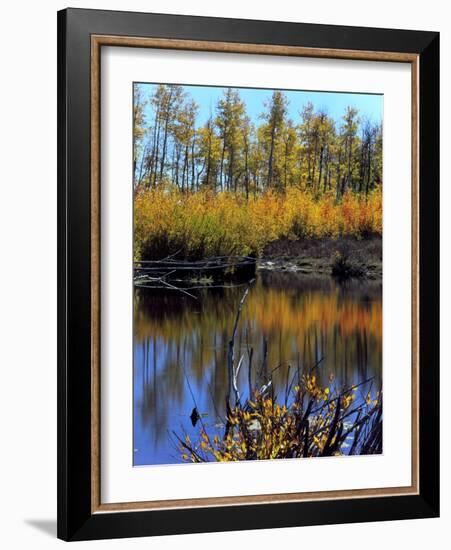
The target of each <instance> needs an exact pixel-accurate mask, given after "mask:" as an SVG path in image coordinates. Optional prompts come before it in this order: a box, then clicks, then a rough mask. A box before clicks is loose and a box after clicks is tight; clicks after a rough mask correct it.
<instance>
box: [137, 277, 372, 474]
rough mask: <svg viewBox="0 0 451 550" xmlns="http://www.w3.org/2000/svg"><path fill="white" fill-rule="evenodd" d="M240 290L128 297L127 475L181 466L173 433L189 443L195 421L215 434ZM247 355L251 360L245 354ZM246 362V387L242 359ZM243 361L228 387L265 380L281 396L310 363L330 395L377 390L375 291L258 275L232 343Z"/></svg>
mask: <svg viewBox="0 0 451 550" xmlns="http://www.w3.org/2000/svg"><path fill="white" fill-rule="evenodd" d="M245 288H246V287H245V286H229V287H219V288H218V287H217V288H208V287H207V288H200V289H197V290H194V291H190V292H193V293H194V294H195V296H196V298H192V297H190V296H187V295H184V294H182V293H180V292H177V291H175V290H174V291H163V290H159V291H155V290H149V289H135V296H134V316H135V318H134V449H133V463H134V465H135V466H140V465H151V464H173V463H180V462H182V460H181V457H180V451H179V449H178V448H177V445H176V444H175V439H174V435H173V434H174V432H175V433H177V434H185V433H187V434H189V435H190V436H192V438H194V439H195V438H196V436H197V435H198V434H199V424H197V426H193V425H192V422H191V419H190V415H191V413H192V411H193V408H194V407H195V406H196V407H197V410H198V411H199V413H200V415H201V417H202V419H203V421H204V423H205V424H207V425H208V426H209V427H210V428H211V429H212V430H213V431H214V430H215V429H217V431H218V433H220V425H219V422H220V420H219V419H220V418H221V417H223V416H224V410H225V401H226V394H227V389H228V376H227V347H228V342H229V340H230V337H231V333H232V330H233V325H234V321H235V318H236V314H237V309H238V305H239V303H240V300H241V298H242V296H243V293H244V291H245ZM251 350H252V351H251ZM250 353H252V362H251V365H252V367H251V371H250V379H249V368H248V365H249V355H250ZM235 356H236V357H237V359H239V358H240V357H241V356H244V357H243V368H241V369H240V372H239V376H238V387H239V389H240V392H241V393H242V395H243V397H244V398H247V397H248V395H249V382H250V383H251V385H252V384H256V380H257V378H258V377H259V375H262V374H263V375H264V374H265V373H266V374H268V373H271V371H273V372H272V378H273V384H274V393H275V395H276V396H279V398H280V399H282V398H283V396H284V395H285V392H286V389H287V387H288V386H289V380H290V379H291V378H292V376H293V373H295V372H297V371H298V369H299V372H301V373H302V372H307V371H308V370H309V369H310V368H312V367H313V366H314V365H315V364H317V363H318V362H320V363H319V365H318V367H317V368H316V372H317V377H318V381H319V383H320V384H322V385H324V386H327V385H328V384H330V383H331V381H332V380H333V383H334V384H336V385H337V386H338V387H341V386H349V385H352V384H358V383H360V382H362V381H364V380H367V379H368V378H371V377H374V384H375V385H376V386H378V387H380V386H381V385H382V283H381V281H350V282H346V283H338V282H336V281H335V280H334V279H332V278H331V277H326V276H324V277H313V276H307V275H301V274H298V273H287V272H269V271H268V272H265V271H260V272H258V275H257V278H256V281H255V282H254V283H253V285H252V286H251V289H250V292H249V295H248V297H247V299H246V302H245V304H244V307H243V310H242V313H241V317H240V321H239V325H238V330H237V333H236V340H235Z"/></svg>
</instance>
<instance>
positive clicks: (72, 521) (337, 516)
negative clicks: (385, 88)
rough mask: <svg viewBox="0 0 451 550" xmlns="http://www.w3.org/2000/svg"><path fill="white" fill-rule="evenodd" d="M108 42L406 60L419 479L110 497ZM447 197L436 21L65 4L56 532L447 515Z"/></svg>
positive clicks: (67, 536)
mask: <svg viewBox="0 0 451 550" xmlns="http://www.w3.org/2000/svg"><path fill="white" fill-rule="evenodd" d="M104 47H115V48H125V47H127V48H129V47H132V48H150V49H157V50H158V49H165V50H175V51H201V52H219V53H221V54H225V53H226V54H227V53H231V54H232V53H233V54H243V55H246V54H255V55H262V56H268V55H271V56H280V57H284V56H289V57H295V58H298V57H299V58H301V57H307V58H313V59H346V60H349V61H350V62H352V61H359V60H364V61H371V62H374V63H378V62H396V63H406V64H409V65H410V67H411V71H412V72H411V74H412V81H411V97H410V100H411V105H412V118H411V122H412V132H411V153H412V164H411V174H412V215H411V220H412V265H411V273H412V388H411V398H412V417H411V418H412V479H411V481H412V482H411V485H410V486H408V487H387V488H385V489H384V488H376V489H358V490H352V489H350V490H341V491H329V492H328V491H322V492H316V493H304V494H297V493H286V494H281V493H277V494H263V495H254V496H237V495H236V496H230V497H219V498H207V499H202V498H200V499H199V498H197V499H179V500H177V499H176V500H170V499H168V500H159V501H155V502H153V503H152V502H146V501H144V502H142V503H137V502H134V503H133V502H118V503H115V504H105V503H102V502H101V496H100V495H101V491H100V483H101V477H100V467H101V460H100V441H101V434H100V430H101V423H100V333H101V318H100V312H101V307H100V291H101V280H102V279H101V273H100V263H101V262H100V259H101V256H100V226H101V218H100V216H101V193H100V187H101V186H100V178H101V174H100V166H101V161H100V155H101V143H100V141H101V140H100V135H101V134H100V100H101V96H100V93H101V89H100V76H101V63H100V52H101V49H102V48H104ZM438 205H439V33H436V32H423V31H408V30H392V29H376V28H358V27H342V26H330V25H316V24H303V23H282V22H271V21H251V20H240V19H222V18H209V17H193V16H175V15H163V14H146V13H131V12H113V11H101V10H85V9H66V10H63V11H60V12H58V537H59V538H61V539H63V540H88V539H100V538H116V537H118V538H119V537H135V536H153V535H164V534H180V533H197V532H211V531H229V530H241V529H260V528H278V527H290V526H303V525H318V524H324V525H325V524H332V523H350V522H366V521H383V520H394V519H415V518H417V519H418V518H427V517H436V516H438V514H439V331H438V326H439V215H438V211H439V209H438ZM251 467H252V465H251Z"/></svg>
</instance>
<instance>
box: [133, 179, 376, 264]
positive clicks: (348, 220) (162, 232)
mask: <svg viewBox="0 0 451 550" xmlns="http://www.w3.org/2000/svg"><path fill="white" fill-rule="evenodd" d="M370 233H376V234H382V190H381V189H380V188H378V189H376V190H374V191H372V192H371V193H370V194H369V195H368V196H364V195H358V194H356V193H353V192H350V191H349V192H347V193H346V194H345V195H344V197H343V198H342V200H341V201H339V202H338V201H336V199H335V196H334V195H333V194H330V193H326V194H324V195H322V196H321V197H319V198H317V197H315V196H314V195H313V194H312V193H309V192H307V191H305V190H300V189H298V188H295V187H290V188H288V189H287V191H286V192H285V193H283V194H282V193H275V192H272V191H268V192H266V193H264V194H262V195H258V196H251V197H249V198H248V199H246V198H245V196H244V195H242V194H240V193H233V192H221V193H214V192H212V191H209V190H204V191H198V192H196V193H182V192H181V191H179V190H178V189H175V188H171V187H167V188H164V187H161V186H160V187H157V188H155V189H148V190H141V191H138V192H137V193H136V195H135V202H134V244H135V259H137V260H138V259H143V258H148V259H152V258H154V259H159V258H162V257H164V256H165V255H168V254H171V253H174V252H175V251H180V257H186V258H191V259H195V258H202V257H209V256H226V255H236V256H245V255H259V254H261V253H262V250H263V248H264V247H265V245H266V244H268V243H270V242H271V241H274V240H276V239H279V238H282V237H286V238H289V239H293V240H294V239H300V238H309V237H339V236H342V235H343V236H354V237H357V238H360V237H363V236H365V235H366V234H370Z"/></svg>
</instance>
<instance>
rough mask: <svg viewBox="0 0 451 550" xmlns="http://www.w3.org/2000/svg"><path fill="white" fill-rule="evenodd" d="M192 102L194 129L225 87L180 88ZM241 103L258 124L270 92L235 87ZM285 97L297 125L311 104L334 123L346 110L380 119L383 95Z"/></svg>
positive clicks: (300, 94) (150, 87) (149, 89)
mask: <svg viewBox="0 0 451 550" xmlns="http://www.w3.org/2000/svg"><path fill="white" fill-rule="evenodd" d="M155 86H156V85H155V84H140V87H141V89H142V90H143V92H144V94H145V96H147V95H148V94H150V93H152V91H153V90H154V88H155ZM183 87H184V89H185V91H186V92H188V93H189V94H190V95H191V97H192V98H193V99H194V101H195V102H196V103H197V104H198V105H199V111H198V116H197V121H196V122H197V126H198V127H199V126H202V125H203V124H205V122H206V121H207V119H208V117H209V116H210V113H213V115H215V110H216V105H217V103H218V100H219V99H220V98H221V97H222V96H223V92H224V90H226V88H221V87H216V86H183ZM238 89H239V92H240V96H241V98H242V100H243V101H244V102H245V104H246V112H247V114H248V116H249V117H250V118H251V120H252V122H253V123H256V124H259V121H260V119H259V116H260V115H261V113H262V112H264V111H265V102H266V101H267V100H268V99H269V98H270V97H271V94H272V90H270V89H256V88H238ZM283 92H284V93H285V95H286V96H287V98H288V101H289V103H288V116H289V118H291V119H292V120H293V122H294V123H295V124H297V123H298V122H299V120H300V115H299V112H300V111H301V109H302V107H303V105H305V104H306V103H308V102H309V101H311V102H312V103H313V105H314V106H315V109H324V110H325V111H326V112H327V113H328V114H329V116H331V117H332V118H333V119H334V120H335V121H336V122H337V123H338V124H339V123H340V122H341V117H342V116H343V114H344V112H345V109H346V107H348V106H351V107H355V108H357V109H358V111H359V113H360V115H361V116H364V117H366V118H368V119H370V120H371V121H372V122H374V123H379V122H382V119H383V96H382V95H379V94H353V93H344V92H315V91H297V90H296V91H294V90H283ZM146 114H147V115H148V120H151V110H150V108H149V107H148V108H147V113H146Z"/></svg>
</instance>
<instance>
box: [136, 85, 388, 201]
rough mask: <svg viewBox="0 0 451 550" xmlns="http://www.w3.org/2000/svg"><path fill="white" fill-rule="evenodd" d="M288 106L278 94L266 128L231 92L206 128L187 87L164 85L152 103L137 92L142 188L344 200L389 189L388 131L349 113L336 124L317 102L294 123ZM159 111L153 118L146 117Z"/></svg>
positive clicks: (267, 107)
mask: <svg viewBox="0 0 451 550" xmlns="http://www.w3.org/2000/svg"><path fill="white" fill-rule="evenodd" d="M287 103H288V100H287V98H286V96H285V94H284V93H283V92H282V91H277V90H276V91H274V92H273V93H272V96H271V98H270V100H269V101H267V102H266V104H265V110H264V112H262V113H261V115H260V120H259V124H255V123H252V122H251V119H250V117H249V116H248V115H247V113H246V104H245V102H244V101H243V100H242V99H241V97H240V91H239V90H238V89H234V88H228V89H226V90H225V91H224V94H223V97H222V98H221V99H220V100H219V101H218V103H217V105H216V106H214V110H212V113H211V115H210V117H209V118H208V120H207V121H206V123H205V124H204V125H202V126H198V125H197V124H196V119H197V115H198V110H199V105H197V104H196V102H195V101H194V100H193V99H192V98H191V97H190V94H189V92H187V91H186V90H185V88H184V87H183V86H177V85H159V86H156V87H155V90H154V92H153V93H151V95H150V96H147V97H146V96H145V94H144V92H143V91H142V89H141V88H140V86H139V85H136V86H135V87H134V186H135V189H149V188H156V187H157V186H160V185H162V184H168V183H170V184H172V185H175V186H176V187H177V188H178V189H180V190H181V191H199V190H201V189H210V190H213V191H233V192H240V193H244V194H245V196H246V197H248V196H249V195H250V194H257V193H263V192H265V191H268V190H275V191H278V192H281V191H284V190H286V189H287V188H289V187H296V188H299V189H302V190H305V191H309V192H311V193H313V194H314V195H315V196H316V197H320V196H321V195H322V194H324V193H333V194H334V196H335V197H336V199H337V200H340V199H341V198H342V197H343V195H344V194H345V193H346V192H347V191H348V190H351V191H353V192H357V193H364V194H365V195H368V194H369V193H370V192H371V191H372V190H374V189H375V188H377V187H378V186H379V185H381V183H382V128H381V125H380V124H375V123H373V122H372V121H371V120H369V119H365V118H364V117H360V116H359V113H358V111H357V109H355V108H353V107H348V108H347V109H346V111H345V112H344V113H343V116H342V118H341V120H339V121H335V120H334V119H333V118H332V117H331V116H329V115H328V114H327V112H326V110H323V109H315V107H314V105H313V103H311V102H308V103H307V104H306V105H300V106H299V118H298V120H292V119H290V118H289V117H288V109H287ZM147 106H150V107H151V112H152V115H153V116H152V118H151V119H150V120H149V119H148V118H147V117H146V116H145V113H146V107H147Z"/></svg>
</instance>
